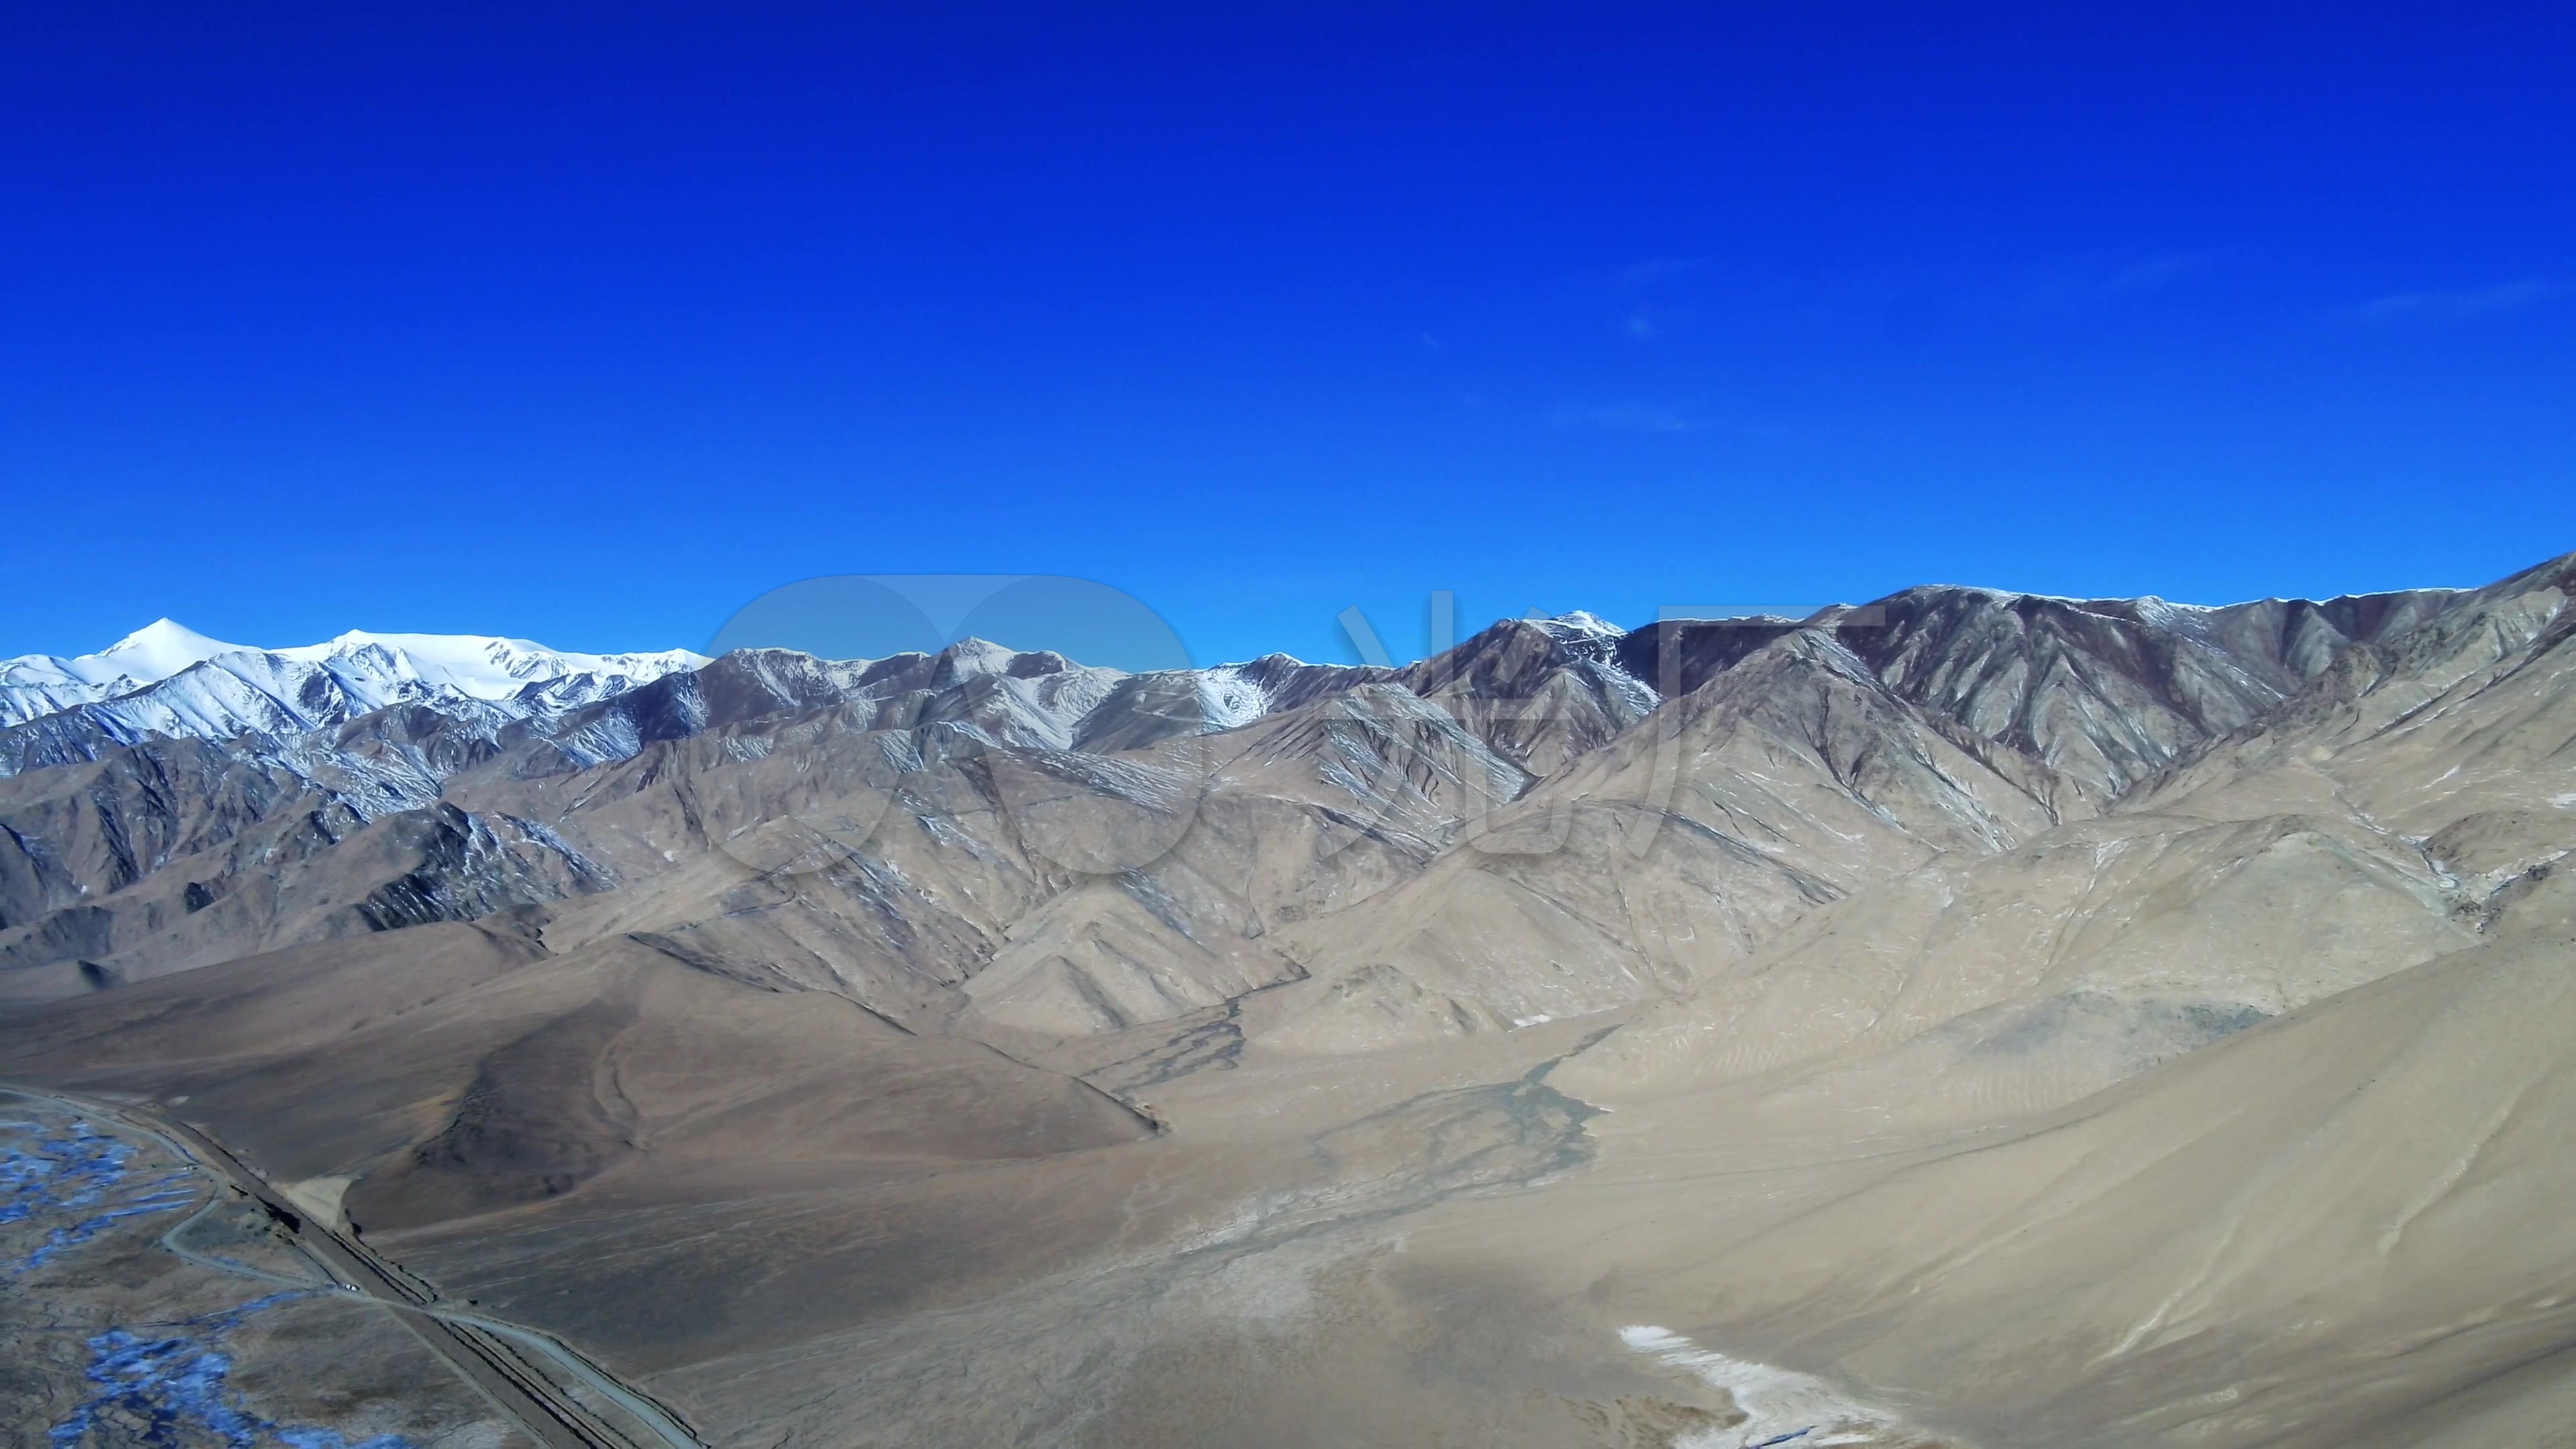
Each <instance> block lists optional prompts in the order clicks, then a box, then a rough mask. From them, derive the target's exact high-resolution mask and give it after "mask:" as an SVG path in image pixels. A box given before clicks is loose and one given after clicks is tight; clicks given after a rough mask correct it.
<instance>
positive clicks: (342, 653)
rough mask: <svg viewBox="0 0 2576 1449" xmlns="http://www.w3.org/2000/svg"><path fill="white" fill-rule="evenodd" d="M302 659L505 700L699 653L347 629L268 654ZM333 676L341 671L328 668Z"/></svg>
mask: <svg viewBox="0 0 2576 1449" xmlns="http://www.w3.org/2000/svg"><path fill="white" fill-rule="evenodd" d="M273 652H274V653H276V654H277V655H278V656H279V657H280V658H284V659H291V660H294V661H296V662H297V663H301V664H324V665H328V664H332V663H335V662H336V663H340V664H343V665H354V666H361V667H363V668H365V669H366V670H367V671H368V672H371V673H377V674H381V675H383V676H384V677H386V678H387V679H390V680H400V681H406V682H408V681H417V682H419V683H421V684H424V685H428V686H431V687H433V688H435V687H439V686H445V687H446V688H449V689H453V690H455V691H456V692H457V693H459V694H463V695H467V696H470V697H472V698H475V699H508V698H510V697H511V696H513V695H516V694H518V693H519V692H520V691H521V690H523V689H526V688H527V687H528V686H529V685H531V684H535V683H540V682H543V681H546V680H552V679H562V678H565V677H566V676H569V675H576V674H596V675H601V676H608V677H618V678H624V679H627V680H630V681H632V682H634V683H637V684H642V683H646V682H648V681H651V680H655V679H659V678H661V677H662V676H663V675H665V674H669V673H672V672H673V671H675V670H681V669H698V668H702V667H704V666H705V664H706V663H707V660H706V657H705V656H704V655H700V654H693V653H691V652H690V651H688V650H686V649H665V650H660V651H658V652H653V653H630V654H580V653H575V652H572V651H570V650H562V649H549V648H547V647H545V646H544V645H542V644H537V643H532V642H530V641H529V640H526V639H502V638H493V637H488V636H485V635H480V634H372V633H369V632H367V631H366V630H363V629H352V630H350V631H349V632H347V633H345V634H342V635H340V636H339V637H337V638H334V639H326V640H324V641H323V642H322V643H319V644H306V645H301V646H299V647H296V648H292V649H279V650H275V651H273ZM334 672H335V673H338V672H342V671H340V670H335V671H334Z"/></svg>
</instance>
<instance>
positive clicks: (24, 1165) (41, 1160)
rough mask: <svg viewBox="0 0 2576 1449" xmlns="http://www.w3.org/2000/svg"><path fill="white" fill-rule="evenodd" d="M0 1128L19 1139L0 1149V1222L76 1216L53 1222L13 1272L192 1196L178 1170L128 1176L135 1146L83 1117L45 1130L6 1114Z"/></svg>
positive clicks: (190, 1185)
mask: <svg viewBox="0 0 2576 1449" xmlns="http://www.w3.org/2000/svg"><path fill="white" fill-rule="evenodd" d="M0 1131H8V1132H11V1133H13V1134H14V1135H17V1136H19V1138H20V1140H18V1141H15V1142H12V1143H10V1144H9V1145H8V1146H7V1147H5V1148H0V1227H5V1226H8V1225H11V1224H14V1223H23V1222H29V1221H34V1220H37V1219H40V1218H48V1217H56V1216H72V1215H75V1214H77V1216H72V1220H71V1221H70V1222H66V1223H60V1224H57V1225H55V1226H54V1227H53V1228H52V1230H51V1231H49V1232H48V1233H47V1234H46V1236H45V1241H44V1242H42V1243H40V1244H38V1245H37V1246H36V1247H35V1248H34V1249H33V1250H32V1251H30V1252H29V1253H28V1254H27V1255H26V1257H25V1258H23V1259H21V1260H19V1261H18V1262H15V1263H11V1264H8V1265H7V1271H8V1273H9V1274H10V1275H11V1276H13V1277H14V1276H16V1275H18V1274H21V1273H25V1272H27V1271H28V1270H30V1269H32V1268H36V1267H40V1266H42V1265H43V1264H44V1262H45V1260H47V1259H48V1258H51V1257H53V1256H54V1255H56V1254H58V1253H60V1252H62V1251H63V1250H64V1249H66V1248H71V1247H75V1246H78V1245H79V1244H81V1243H85V1242H87V1241H89V1240H90V1239H91V1238H94V1237H96V1236H98V1234H99V1233H101V1232H103V1231H105V1230H106V1229H107V1228H109V1227H111V1226H113V1225H114V1224H116V1223H119V1222H122V1221H124V1220H125V1219H127V1218H134V1217H142V1216H145V1215H148V1214H151V1213H162V1212H168V1211H170V1210H171V1209H173V1208H176V1207H182V1206H185V1205H186V1204H188V1203H189V1202H192V1201H194V1200H195V1199H196V1197H197V1196H198V1193H197V1189H196V1186H195V1185H194V1184H193V1183H192V1182H190V1180H189V1174H188V1173H187V1171H186V1170H184V1169H182V1170H179V1171H175V1172H169V1173H164V1174H162V1175H161V1176H158V1177H155V1178H153V1179H151V1180H150V1181H148V1182H142V1183H136V1182H132V1181H130V1180H129V1179H131V1178H132V1177H133V1175H134V1173H133V1166H132V1164H133V1161H134V1144H132V1143H130V1142H127V1141H125V1140H123V1139H121V1138H117V1137H112V1136H109V1135H108V1134H106V1133H104V1132H101V1131H99V1130H97V1129H96V1128H94V1127H92V1126H90V1125H89V1124H88V1123H87V1122H83V1121H79V1120H74V1121H72V1122H71V1123H69V1124H67V1125H65V1126H63V1127H59V1128H48V1127H46V1126H45V1125H44V1124H42V1123H39V1122H29V1121H22V1120H16V1119H11V1120H5V1121H0ZM91 1209H97V1211H94V1212H93V1211H90V1210H91Z"/></svg>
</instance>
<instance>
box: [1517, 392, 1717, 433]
mask: <svg viewBox="0 0 2576 1449" xmlns="http://www.w3.org/2000/svg"><path fill="white" fill-rule="evenodd" d="M1550 421H1551V422H1553V423H1555V424H1556V426H1558V427H1560V428H1592V429H1598V430H1600V431H1602V432H1611V433H1696V432H1698V431H1700V430H1701V429H1703V428H1706V427H1707V426H1708V424H1707V422H1706V421H1704V420H1703V419H1701V418H1700V417H1698V416H1697V415H1696V414H1694V413H1692V412H1690V411H1689V410H1688V409H1685V408H1680V407H1675V406H1673V405H1672V404H1670V403H1660V402H1652V401H1649V400H1646V399H1643V398H1622V399H1619V400H1617V401H1615V402H1600V403H1571V404H1568V405H1567V406H1565V407H1562V408H1559V409H1557V410H1556V413H1555V414H1554V416H1553V417H1551V418H1550Z"/></svg>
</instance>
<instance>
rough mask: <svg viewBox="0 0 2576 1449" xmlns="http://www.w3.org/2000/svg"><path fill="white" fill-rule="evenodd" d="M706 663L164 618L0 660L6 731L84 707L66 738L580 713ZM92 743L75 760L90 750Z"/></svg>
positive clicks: (469, 639) (32, 756) (670, 653)
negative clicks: (290, 641)
mask: <svg viewBox="0 0 2576 1449" xmlns="http://www.w3.org/2000/svg"><path fill="white" fill-rule="evenodd" d="M706 663H707V660H706V659H705V657H703V656H701V655H698V654H694V653H691V652H690V651H688V650H685V649H668V650H661V651H658V652H652V653H633V654H582V653H576V652H572V651H568V650H558V649H548V648H546V647H545V646H544V645H541V644H535V643H531V642H529V641H528V640H525V639H500V638H488V637H485V636H482V635H476V634H373V633H368V632H365V631H363V630H352V631H350V632H349V633H346V634H342V635H340V636H339V637H338V638H335V639H327V640H324V641H323V642H322V643H319V644H306V645H299V646H296V647H293V648H287V649H257V648H252V647H250V646H247V645H240V644H227V643H225V642H223V641H222V640H219V639H211V638H208V637H207V636H205V635H203V634H200V633H197V632H196V631H195V630H193V629H190V628H188V627H186V626H185V625H182V624H179V623H175V622H173V621H172V620H169V619H160V620H156V621H154V622H153V623H151V624H148V625H146V626H144V627H143V628H141V629H138V630H136V631H135V632H133V633H132V634H129V635H127V636H126V637H125V638H123V639H120V640H118V641H117V642H116V643H114V644H112V645H110V646H108V647H107V648H105V649H102V650H100V651H98V652H97V653H95V654H82V655H77V656H74V657H72V658H62V657H60V656H56V655H49V654H30V655H25V656H22V657H20V658H16V659H11V660H6V661H0V729H9V728H11V727H14V726H19V725H29V726H30V727H34V726H33V723H32V722H34V721H37V720H40V719H44V718H45V717H47V716H54V715H64V716H69V715H70V714H71V713H72V712H78V713H79V714H80V716H82V717H83V718H85V719H86V725H84V726H80V727H72V726H70V725H67V724H65V723H64V722H61V721H57V722H55V724H53V725H50V726H47V728H48V729H50V730H52V731H53V732H54V733H56V734H61V735H62V736H63V740H64V741H65V742H68V741H69V740H71V739H73V738H76V737H78V738H88V737H90V736H92V735H95V736H96V737H98V738H104V739H107V740H112V741H124V740H130V739H137V738H141V737H143V736H145V735H194V736H199V737H203V738H224V737H226V736H228V735H230V734H232V733H235V732H239V731H243V730H250V731H257V732H263V733H270V732H275V731H278V730H281V729H288V730H292V729H310V728H314V727H318V726H322V725H329V724H337V723H339V722H340V721H342V720H344V719H347V718H349V717H352V716H354V715H356V714H360V713H364V712H366V711H368V710H373V709H380V708H382V707H384V706H386V705H388V704H393V703H396V702H400V701H406V700H421V699H430V698H436V697H442V696H443V697H448V698H461V699H472V700H480V701H484V702H485V703H487V704H492V705H497V706H500V707H501V708H502V709H503V710H504V712H505V713H508V714H512V715H517V714H525V713H528V712H531V711H540V712H541V711H547V710H558V709H565V708H570V707H572V706H574V705H577V704H580V703H583V702H585V701H587V700H590V699H596V698H601V697H604V696H606V695H609V694H615V693H619V692H622V691H624V690H628V689H632V688H634V687H636V686H637V685H641V684H647V683H650V682H651V681H653V680H656V679H659V678H661V677H662V676H663V675H665V674H670V673H673V672H675V671H678V670H686V669H697V668H700V667H702V666H704V665H705V664H706ZM521 696H527V698H526V699H525V700H524V701H522V700H521ZM67 747H68V745H67V743H66V744H61V745H47V746H43V747H31V749H32V753H30V752H29V751H26V750H20V751H0V754H6V755H8V756H9V758H7V759H0V774H5V773H9V772H11V771H13V770H14V769H17V768H24V767H25V765H26V764H27V763H29V762H30V761H32V760H45V759H51V758H53V756H54V755H55V754H57V753H59V752H60V750H61V749H62V748H67ZM85 748H86V747H83V749H80V750H75V751H74V753H75V755H79V756H82V757H85ZM21 754H23V755H26V758H25V759H20V758H17V756H18V755H21Z"/></svg>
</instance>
